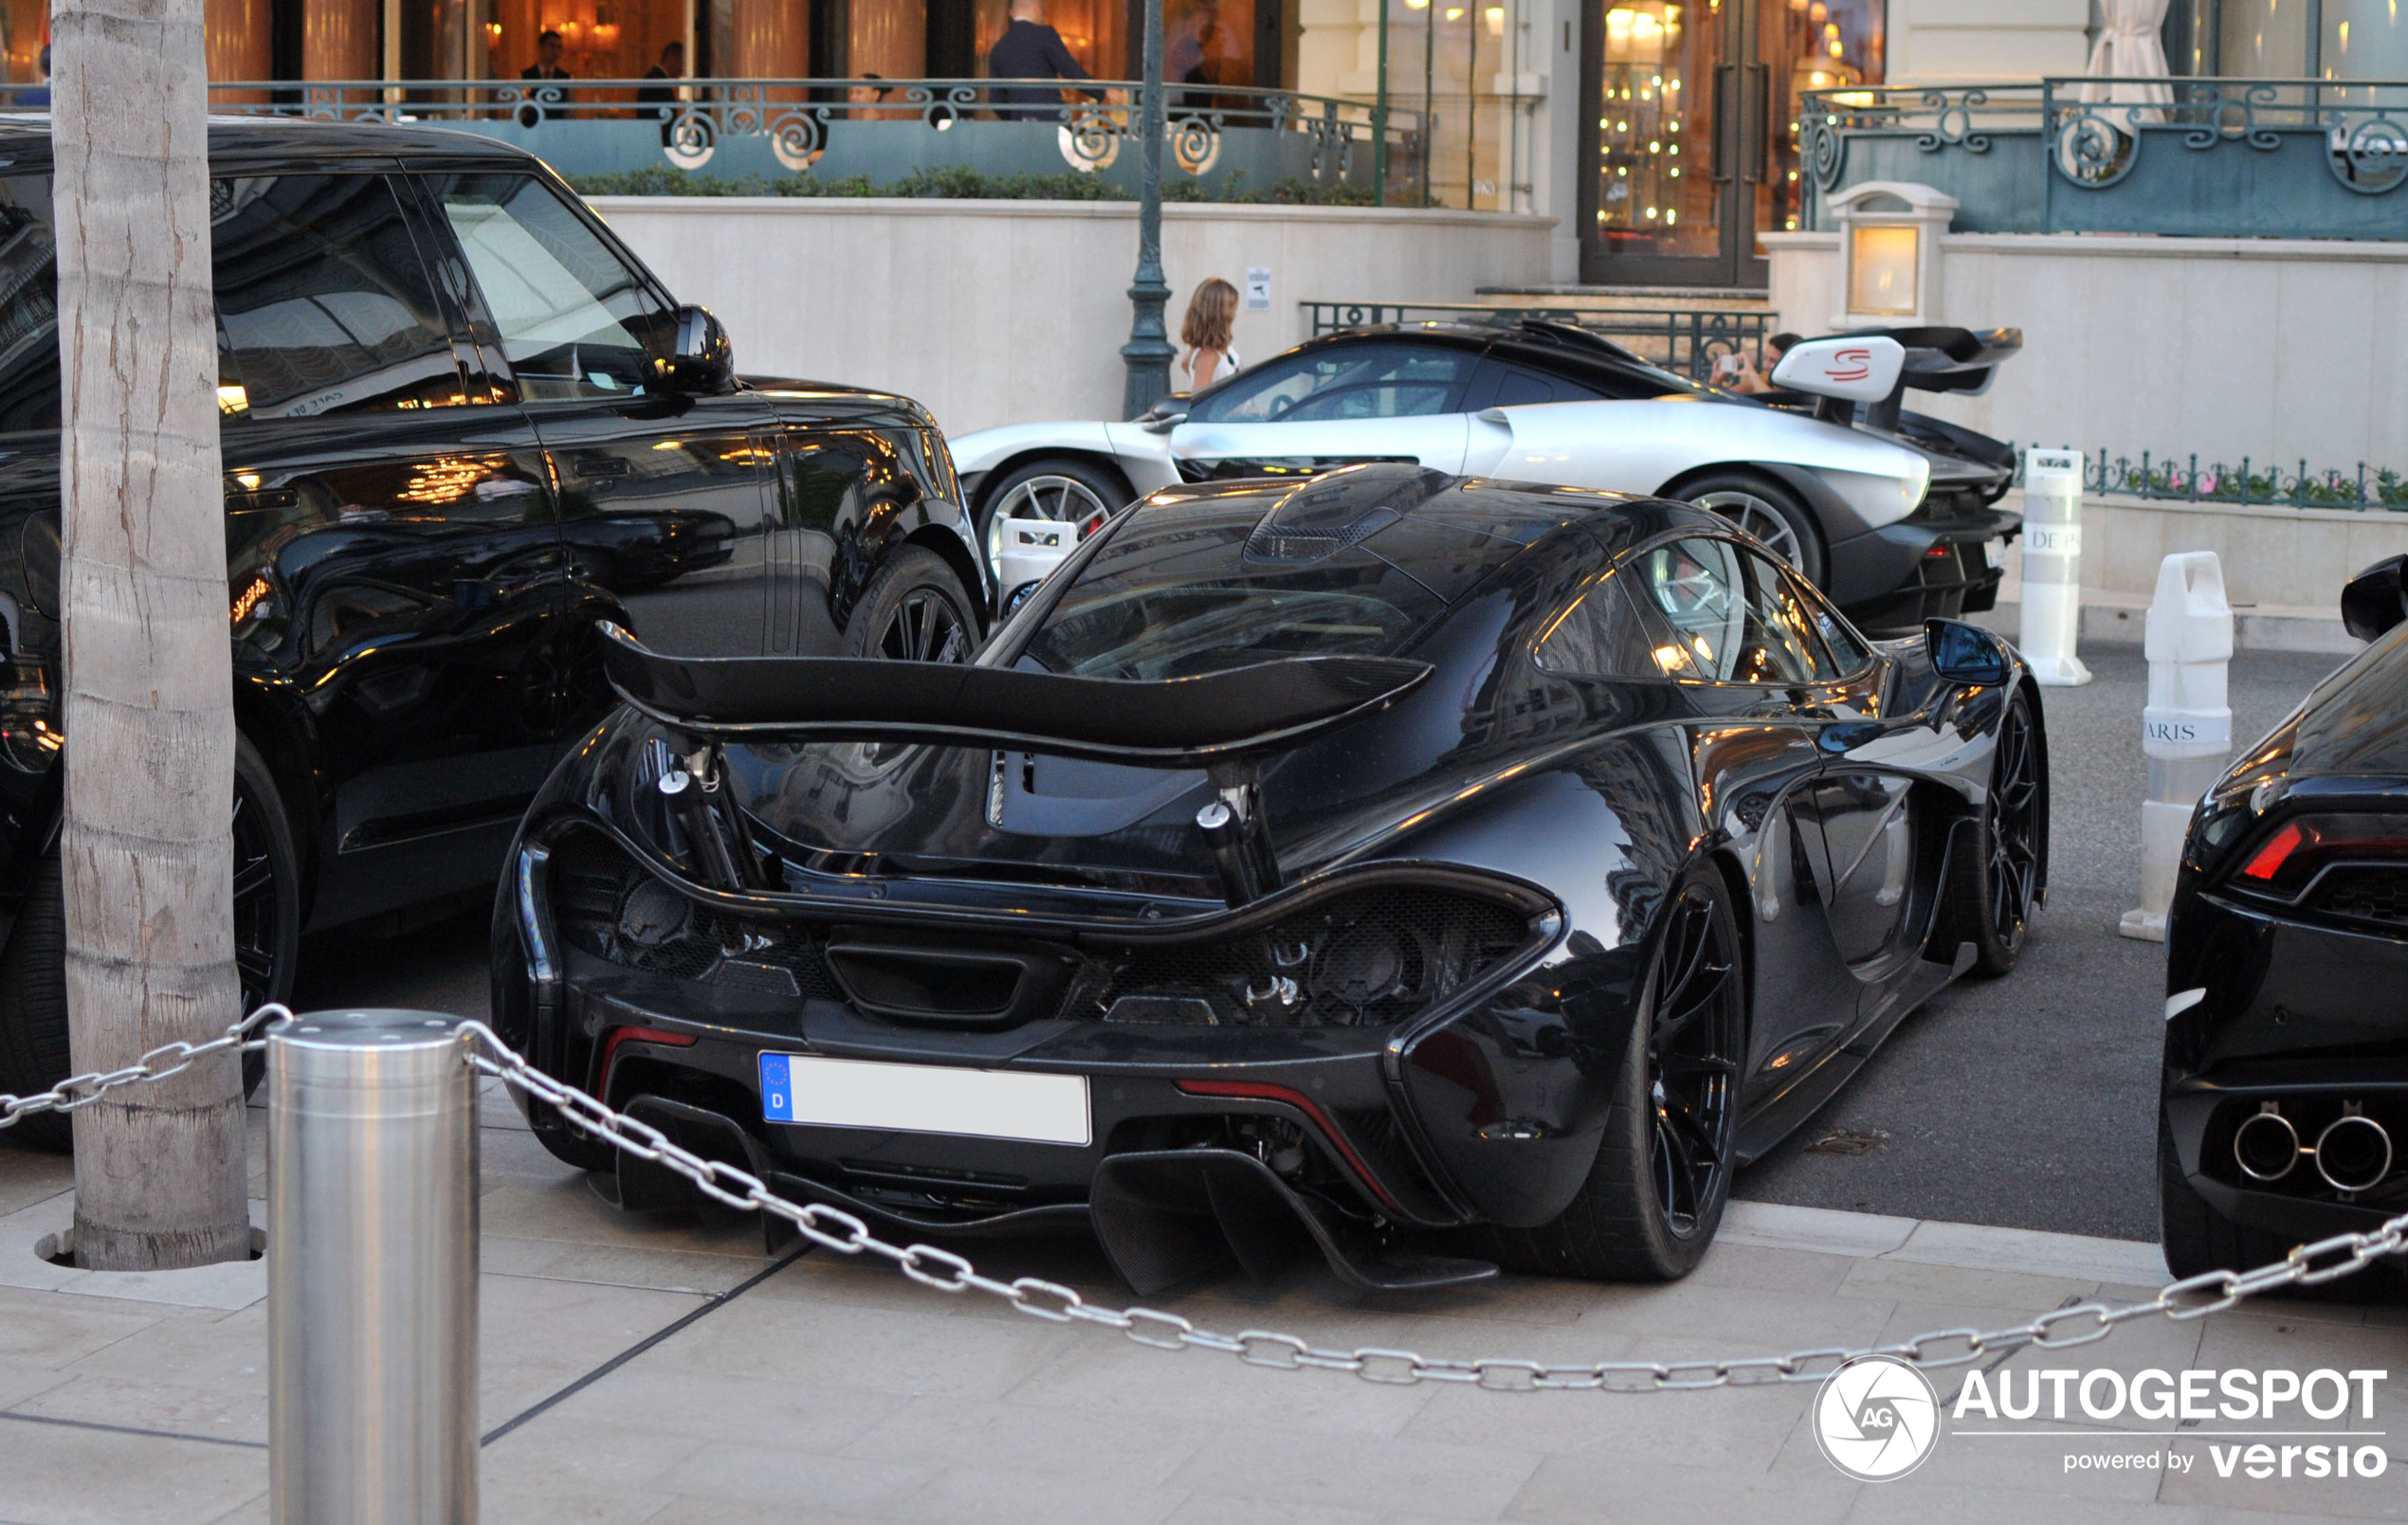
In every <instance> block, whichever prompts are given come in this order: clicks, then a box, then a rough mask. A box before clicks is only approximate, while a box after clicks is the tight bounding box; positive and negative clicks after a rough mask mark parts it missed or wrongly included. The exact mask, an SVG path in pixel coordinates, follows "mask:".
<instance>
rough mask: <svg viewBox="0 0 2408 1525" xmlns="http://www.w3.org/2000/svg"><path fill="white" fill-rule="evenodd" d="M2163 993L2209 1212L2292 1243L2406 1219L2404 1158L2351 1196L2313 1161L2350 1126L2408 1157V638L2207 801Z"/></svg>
mask: <svg viewBox="0 0 2408 1525" xmlns="http://www.w3.org/2000/svg"><path fill="white" fill-rule="evenodd" d="M2389 618H2390V619H2392V620H2394V621H2398V620H2399V612H2398V611H2397V610H2395V611H2393V612H2392V613H2391V614H2390V616H2389ZM2320 838H2322V839H2323V840H2320ZM2287 843H2288V845H2286V844H2287ZM2166 994H2167V1011H2168V1018H2167V1022H2166V1028H2165V1070H2164V1080H2163V1091H2164V1122H2165V1125H2166V1130H2167V1133H2168V1135H2169V1139H2170V1143H2171V1145H2172V1149H2173V1153H2174V1155H2175V1159H2176V1162H2177V1164H2178V1166H2179V1169H2180V1172H2181V1176H2182V1179H2183V1180H2184V1181H2185V1182H2187V1184H2188V1185H2189V1187H2190V1188H2191V1189H2193V1190H2194V1191H2196V1192H2197V1194H2198V1197H2200V1198H2201V1199H2203V1200H2204V1201H2205V1202H2206V1203H2207V1204H2208V1205H2209V1206H2210V1207H2213V1208H2214V1209H2215V1210H2216V1212H2218V1213H2220V1214H2221V1215H2222V1216H2223V1217H2224V1218H2226V1219H2228V1220H2230V1221H2231V1222H2233V1223H2235V1224H2236V1225H2241V1226H2242V1227H2244V1228H2249V1229H2254V1230H2257V1231H2259V1232H2261V1233H2265V1234H2269V1235H2273V1236H2276V1237H2278V1238H2280V1239H2284V1240H2288V1241H2292V1242H2296V1241H2300V1240H2313V1239H2320V1238H2323V1237H2325V1236H2327V1235H2330V1234H2335V1233H2341V1232H2344V1231H2347V1230H2353V1229H2363V1228H2367V1227H2370V1226H2373V1225H2377V1224H2380V1223H2381V1222H2382V1221H2383V1220H2384V1219H2386V1218H2388V1217H2391V1216H2393V1215H2396V1214H2398V1213H2399V1211H2401V1209H2402V1207H2408V1170H2403V1169H2402V1166H2403V1165H2408V1159H2400V1158H2397V1157H2388V1156H2389V1154H2390V1151H2389V1150H2385V1151H2381V1152H2380V1153H2381V1156H2383V1157H2382V1158H2381V1159H2378V1160H2369V1161H2367V1162H2366V1163H2365V1164H2364V1165H2363V1168H2362V1171H2358V1172H2356V1173H2353V1172H2352V1171H2350V1170H2349V1169H2348V1168H2347V1166H2346V1165H2344V1167H2343V1168H2342V1169H2340V1170H2338V1171H2336V1173H2337V1174H2339V1175H2340V1177H2341V1180H2340V1182H2339V1183H2337V1182H2336V1181H2335V1180H2334V1179H2332V1178H2329V1177H2327V1175H2326V1171H2325V1167H2326V1165H2327V1164H2328V1163H2330V1162H2329V1161H2320V1160H2319V1159H2318V1158H2316V1157H2315V1154H2314V1153H2313V1152H2314V1150H2315V1148H2316V1145H2317V1143H2318V1142H2319V1140H2320V1139H2321V1138H2322V1137H2324V1135H2326V1130H2327V1129H2329V1128H2332V1127H2333V1126H2334V1125H2336V1124H2337V1123H2339V1122H2340V1121H2341V1119H2343V1118H2344V1117H2362V1118H2366V1119H2371V1120H2372V1121H2373V1122H2374V1123H2376V1124H2378V1125H2380V1127H2381V1129H2382V1130H2383V1132H2384V1133H2385V1134H2387V1135H2388V1136H2389V1139H2390V1140H2391V1141H2392V1143H2393V1144H2394V1145H2396V1146H2400V1147H2408V622H2402V623H2397V624H2394V625H2392V626H2390V628H2389V629H2388V633H2384V634H2380V635H2378V636H2377V638H2376V640H2375V641H2374V643H2373V644H2371V645H2369V646H2368V647H2367V649H2366V650H2365V651H2363V652H2362V653H2360V654H2359V656H2358V657H2356V658H2355V659H2353V660H2352V661H2351V662H2349V663H2346V664H2345V665H2344V666H2343V667H2342V668H2341V669H2340V670H2339V671H2337V672H2336V673H2334V674H2333V675H2332V676H2331V677H2329V678H2327V679H2326V681H2324V682H2322V683H2320V684H2319V685H2318V686H2317V687H2316V688H2315V689H2314V690H2313V691H2311V692H2310V693H2309V694H2308V698H2307V699H2306V700H2305V701H2303V702H2302V704H2301V705H2300V707H2299V708H2298V709H2297V710H2295V711H2293V712H2292V714H2291V715H2290V716H2289V717H2288V718H2287V719H2285V720H2284V721H2283V723H2282V724H2281V725H2279V726H2277V727H2276V728H2275V729H2274V731H2273V732H2272V733H2271V734H2270V735H2267V736H2266V737H2265V738H2264V739H2263V740H2261V741H2259V742H2258V743H2257V744H2256V745H2255V746H2254V747H2252V748H2250V749H2249V750H2248V751H2247V752H2246V753H2243V754H2242V755H2241V756H2240V758H2239V759H2238V760H2237V761H2236V762H2235V764H2234V766H2233V768H2232V770H2231V771H2230V772H2227V773H2226V774H2225V776H2224V777H2223V778H2222V779H2221V780H2219V781H2218V782H2217V783H2216V786H2215V787H2214V788H2213V789H2211V790H2209V791H2208V793H2207V795H2206V797H2205V798H2204V799H2203V800H2202V801H2201V803H2200V805H2199V808H2198V811H2197V812H2196V813H2195V814H2194V815H2193V817H2192V822H2191V830H2190V836H2189V840H2188V842H2187V843H2186V844H2185V847H2184V854H2183V860H2182V864H2181V868H2180V877H2179V879H2178V881H2177V883H2176V888H2175V899H2174V904H2173V909H2172V912H2171V914H2170V916H2169V917H2168V921H2167V939H2166ZM2266 1114H2271V1116H2272V1117H2278V1118H2280V1119H2281V1126H2287V1127H2288V1128H2289V1130H2290V1132H2291V1134H2292V1135H2294V1136H2293V1140H2292V1142H2293V1145H2294V1149H2295V1152H2294V1153H2293V1154H2292V1155H2291V1157H2289V1159H2287V1160H2286V1159H2281V1158H2279V1157H2276V1155H2270V1156H2268V1157H2262V1158H2261V1157H2256V1156H2253V1163H2254V1164H2255V1165H2256V1167H2257V1169H2256V1170H2255V1171H2252V1170H2247V1169H2244V1168H2243V1164H2242V1158H2241V1151H2240V1149H2239V1147H2238V1146H2239V1135H2240V1132H2241V1129H2242V1128H2243V1126H2244V1125H2245V1124H2250V1123H2251V1121H2252V1119H2253V1118H2255V1117H2259V1116H2261V1115H2266ZM2351 1129H2352V1131H2355V1132H2357V1133H2359V1134H2360V1135H2362V1141H2363V1142H2365V1143H2367V1144H2368V1145H2369V1146H2370V1147H2371V1145H2372V1143H2373V1135H2372V1134H2371V1132H2368V1131H2366V1130H2364V1129H2363V1128H2362V1127H2361V1126H2360V1125H2357V1124H2352V1125H2351ZM2254 1131H2257V1132H2258V1133H2259V1134H2260V1135H2261V1138H2269V1137H2279V1135H2280V1129H2279V1127H2278V1126H2277V1125H2276V1124H2274V1123H2271V1122H2268V1123H2264V1124H2257V1125H2255V1127H2254ZM2277 1153H2278V1152H2277ZM2379 1165H2380V1167H2381V1168H2379ZM2276 1166H2279V1167H2280V1168H2279V1169H2276V1168H2275V1167H2276ZM2353 1188H2354V1189H2353Z"/></svg>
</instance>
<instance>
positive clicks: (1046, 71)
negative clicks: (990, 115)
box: [987, 0, 1095, 121]
mask: <svg viewBox="0 0 2408 1525" xmlns="http://www.w3.org/2000/svg"><path fill="white" fill-rule="evenodd" d="M987 78H989V79H991V80H1092V79H1094V78H1095V76H1094V75H1092V74H1089V73H1088V72H1087V71H1086V70H1085V69H1084V68H1081V67H1080V66H1079V61H1078V60H1077V59H1074V58H1072V57H1071V56H1070V50H1069V48H1067V47H1066V46H1064V45H1063V43H1062V34H1061V33H1060V32H1058V31H1055V30H1054V29H1053V28H1052V27H1049V26H1047V25H1046V24H1045V0H1012V25H1010V26H1009V27H1005V28H1004V29H1003V35H1002V36H1001V37H998V38H996V39H995V45H994V47H992V48H989V49H988V50H987ZM987 97H988V99H989V100H993V101H994V102H995V103H996V104H997V105H1002V106H1007V107H1008V106H1014V105H1019V106H1040V107H1045V108H1048V109H1046V110H1041V111H1011V110H1004V111H998V112H996V113H995V115H996V116H997V117H1000V118H1003V119H1004V120H1005V121H1027V120H1031V119H1036V120H1042V119H1044V118H1049V117H1051V116H1052V115H1054V111H1053V109H1052V108H1058V107H1059V106H1060V105H1061V104H1062V92H1061V91H1059V90H1040V89H1031V88H1029V87H1027V86H1022V87H1019V88H1017V89H1014V88H1011V87H1005V88H1001V89H995V90H990V91H988V92H987Z"/></svg>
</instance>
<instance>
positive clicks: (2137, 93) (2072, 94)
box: [1797, 77, 2408, 239]
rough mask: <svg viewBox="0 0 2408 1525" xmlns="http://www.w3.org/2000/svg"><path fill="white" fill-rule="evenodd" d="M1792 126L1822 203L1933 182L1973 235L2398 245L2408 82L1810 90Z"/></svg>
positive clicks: (2076, 81) (2066, 83)
mask: <svg viewBox="0 0 2408 1525" xmlns="http://www.w3.org/2000/svg"><path fill="white" fill-rule="evenodd" d="M1797 131H1798V138H1799V148H1800V155H1801V159H1802V162H1803V163H1804V164H1805V165H1806V166H1807V172H1808V173H1809V174H1810V175H1811V176H1812V178H1813V181H1814V185H1815V191H1817V192H1818V194H1817V195H1816V196H1815V199H1814V200H1813V201H1812V202H1811V203H1810V206H1809V214H1810V226H1816V227H1820V226H1828V222H1827V220H1826V219H1825V217H1824V214H1823V209H1822V198H1823V197H1826V196H1829V195H1830V194H1832V193H1833V192H1834V191H1841V190H1844V189H1846V188H1847V187H1849V186H1853V185H1861V184H1863V183H1865V182H1867V181H1871V180H1906V181H1915V182H1919V183H1922V184H1925V185H1929V186H1933V187H1935V188H1937V189H1939V190H1941V191H1946V192H1947V193H1948V194H1950V195H1952V196H1955V197H1956V198H1957V199H1958V200H1959V201H1960V202H1961V203H1962V205H1961V208H1960V209H1959V210H1958V212H1957V216H1956V223H1955V227H1956V229H1957V230H1958V231H1961V232H1977V233H2087V232H2101V233H2105V232H2114V233H2162V234H2177V235H2189V236H2195V237H2236V238H2264V237H2281V238H2346V239H2397V238H2399V237H2401V236H2402V234H2403V231H2408V196H2399V195H2397V194H2396V192H2398V191H2399V189H2400V187H2401V186H2402V185H2403V184H2408V81H2349V82H2341V81H2333V80H2222V79H2216V80H2211V79H2173V80H2167V79H2138V78H2115V79H2083V78H2068V77H2052V78H2049V79H2044V80H2041V81H2039V82H2036V83H2022V84H1973V85H1949V86H1929V87H1924V86H1912V87H1910V86H1897V87H1884V86H1873V87H1868V88H1858V89H1852V90H1818V91H1810V92H1808V93H1807V94H1806V95H1805V96H1804V97H1803V103H1802V105H1801V108H1800V111H1799V116H1798V122H1797Z"/></svg>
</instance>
